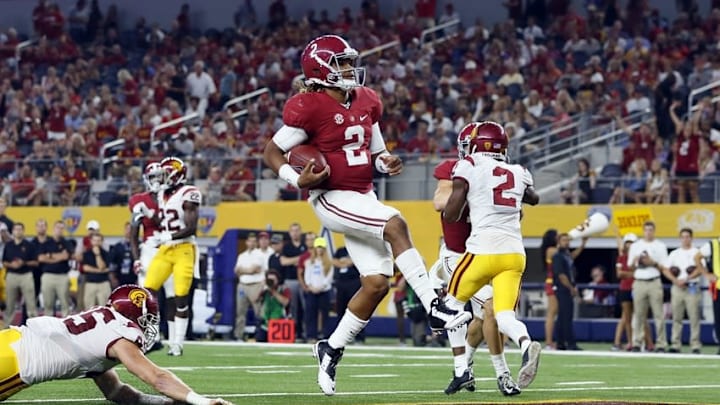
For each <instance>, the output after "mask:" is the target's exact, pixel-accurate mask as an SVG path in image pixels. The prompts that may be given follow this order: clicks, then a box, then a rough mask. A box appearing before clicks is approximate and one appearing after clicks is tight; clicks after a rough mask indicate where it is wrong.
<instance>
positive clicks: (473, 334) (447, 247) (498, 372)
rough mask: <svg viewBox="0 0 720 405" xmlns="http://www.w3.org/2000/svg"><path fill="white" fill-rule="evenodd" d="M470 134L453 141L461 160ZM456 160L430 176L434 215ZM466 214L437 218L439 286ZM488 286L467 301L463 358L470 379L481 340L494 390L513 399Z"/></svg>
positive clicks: (466, 225) (461, 238)
mask: <svg viewBox="0 0 720 405" xmlns="http://www.w3.org/2000/svg"><path fill="white" fill-rule="evenodd" d="M470 133H471V131H467V130H466V131H460V134H459V135H458V139H457V148H458V158H459V159H463V158H464V157H465V156H466V155H467V152H468V147H469V146H470ZM457 162H458V159H448V160H444V161H442V162H440V163H439V164H438V165H437V166H435V170H434V172H433V176H434V177H435V178H436V179H437V180H438V184H437V187H436V188H435V195H434V196H433V206H434V208H435V211H439V212H442V211H443V210H444V209H445V205H446V204H447V201H448V198H450V194H451V193H452V170H453V168H454V167H455V164H457ZM469 217H470V211H469V209H468V207H465V209H463V212H462V217H461V218H460V220H459V221H457V222H451V221H447V220H445V218H442V216H441V217H440V223H441V225H442V234H443V243H442V245H441V246H440V257H439V259H438V261H437V262H435V264H434V265H433V266H432V267H431V269H430V273H431V275H437V278H438V279H440V280H442V282H444V283H447V282H448V281H449V280H450V278H451V276H452V272H453V270H454V269H455V265H456V264H457V262H458V260H459V259H460V257H461V256H462V254H463V252H465V241H466V240H467V238H469V237H470V229H471V228H470V218H469ZM492 293H493V290H492V286H491V285H489V284H486V285H484V286H482V288H480V290H479V291H478V292H476V293H475V294H474V295H473V296H472V298H471V299H470V304H471V305H472V310H473V320H472V321H471V322H470V325H468V331H467V338H466V345H465V346H466V355H467V360H468V364H469V367H468V368H469V370H470V375H472V371H473V370H472V364H473V357H474V355H475V351H476V350H477V347H478V346H480V343H482V340H483V338H484V339H485V340H486V341H487V345H488V351H489V352H490V356H491V360H492V364H493V367H494V368H495V377H496V378H497V384H498V388H499V389H500V392H502V393H503V394H504V395H507V396H510V395H517V394H519V393H520V390H519V389H518V387H517V384H515V381H513V379H512V377H511V375H510V369H509V368H508V366H507V362H506V361H505V354H504V353H503V347H504V345H503V342H502V339H501V338H500V333H499V332H498V327H497V322H496V320H495V314H494V313H493V305H492ZM462 371H465V370H462ZM466 388H467V389H468V390H470V391H474V390H475V384H470V385H469V386H468V387H466Z"/></svg>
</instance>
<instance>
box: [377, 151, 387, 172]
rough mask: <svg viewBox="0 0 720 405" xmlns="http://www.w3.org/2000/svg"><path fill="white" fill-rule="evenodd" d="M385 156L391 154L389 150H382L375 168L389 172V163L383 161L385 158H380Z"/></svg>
mask: <svg viewBox="0 0 720 405" xmlns="http://www.w3.org/2000/svg"><path fill="white" fill-rule="evenodd" d="M383 156H390V154H389V153H387V152H381V153H380V154H379V155H378V156H377V157H376V158H375V169H377V171H379V172H380V173H387V172H388V167H387V165H386V164H385V162H383V160H382V159H380V158H381V157H383Z"/></svg>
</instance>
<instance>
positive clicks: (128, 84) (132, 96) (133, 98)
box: [117, 69, 140, 107]
mask: <svg viewBox="0 0 720 405" xmlns="http://www.w3.org/2000/svg"><path fill="white" fill-rule="evenodd" d="M117 79H118V82H120V88H121V90H120V92H121V93H122V95H123V96H124V99H125V104H127V105H129V106H131V107H137V106H139V105H140V92H139V91H138V84H137V82H135V79H133V77H132V75H131V74H130V72H129V71H128V70H127V69H120V70H119V71H118V73H117Z"/></svg>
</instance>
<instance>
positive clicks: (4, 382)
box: [0, 373, 20, 390]
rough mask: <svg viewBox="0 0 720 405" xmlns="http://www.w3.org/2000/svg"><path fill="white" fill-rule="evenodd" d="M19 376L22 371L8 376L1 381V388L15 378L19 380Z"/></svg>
mask: <svg viewBox="0 0 720 405" xmlns="http://www.w3.org/2000/svg"><path fill="white" fill-rule="evenodd" d="M19 378H20V373H17V374H15V375H14V376H12V377H8V378H6V379H4V380H2V381H0V390H1V389H3V388H5V386H6V385H8V384H9V383H12V382H13V380H18V379H19Z"/></svg>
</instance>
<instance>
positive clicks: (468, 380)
mask: <svg viewBox="0 0 720 405" xmlns="http://www.w3.org/2000/svg"><path fill="white" fill-rule="evenodd" d="M471 385H472V386H473V388H472V391H474V390H475V377H473V375H472V373H471V372H470V370H465V372H464V373H463V374H462V375H461V376H460V377H455V373H453V379H452V381H450V385H448V387H447V388H445V393H446V394H447V395H452V394H454V393H456V392H458V391H461V390H462V389H464V388H468V387H469V386H471ZM468 391H470V389H468Z"/></svg>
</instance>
